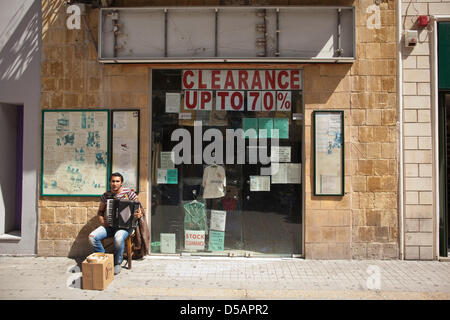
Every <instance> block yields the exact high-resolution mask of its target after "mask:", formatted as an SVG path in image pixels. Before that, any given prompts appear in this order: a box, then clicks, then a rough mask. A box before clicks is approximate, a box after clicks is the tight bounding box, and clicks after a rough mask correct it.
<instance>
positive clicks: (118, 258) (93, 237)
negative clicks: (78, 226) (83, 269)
mask: <svg viewBox="0 0 450 320" xmlns="http://www.w3.org/2000/svg"><path fill="white" fill-rule="evenodd" d="M132 231H133V229H132V228H131V229H119V228H112V227H107V228H105V227H104V226H100V227H98V228H97V229H95V230H94V231H92V232H91V234H90V235H89V243H90V244H91V247H92V249H94V252H105V248H103V245H102V243H101V240H103V239H105V238H110V237H114V248H115V251H114V265H118V264H121V263H122V261H123V250H124V249H125V239H126V238H128V235H129V234H130V233H131V232H132Z"/></svg>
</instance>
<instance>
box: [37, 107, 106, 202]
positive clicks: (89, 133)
mask: <svg viewBox="0 0 450 320" xmlns="http://www.w3.org/2000/svg"><path fill="white" fill-rule="evenodd" d="M108 131H109V112H108V110H43V111H42V133H41V139H42V141H41V155H42V157H41V196H100V195H101V194H103V193H104V192H105V191H106V190H107V188H108V163H109V162H108V155H109V150H108V134H109V132H108Z"/></svg>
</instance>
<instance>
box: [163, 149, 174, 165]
mask: <svg viewBox="0 0 450 320" xmlns="http://www.w3.org/2000/svg"><path fill="white" fill-rule="evenodd" d="M160 161H161V163H160V167H161V169H173V168H175V164H174V161H175V154H174V153H173V152H172V151H167V152H166V151H162V152H161V153H160Z"/></svg>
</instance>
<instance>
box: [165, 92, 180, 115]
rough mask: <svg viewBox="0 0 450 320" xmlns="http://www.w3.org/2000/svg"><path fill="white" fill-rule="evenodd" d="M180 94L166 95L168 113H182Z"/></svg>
mask: <svg viewBox="0 0 450 320" xmlns="http://www.w3.org/2000/svg"><path fill="white" fill-rule="evenodd" d="M180 101H181V94H180V93H169V92H167V93H166V113H179V112H180Z"/></svg>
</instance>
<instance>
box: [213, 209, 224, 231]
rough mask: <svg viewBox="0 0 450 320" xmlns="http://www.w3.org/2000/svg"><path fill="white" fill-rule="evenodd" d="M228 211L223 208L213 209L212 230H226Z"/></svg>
mask: <svg viewBox="0 0 450 320" xmlns="http://www.w3.org/2000/svg"><path fill="white" fill-rule="evenodd" d="M226 217H227V212H226V211H222V210H211V225H210V228H211V230H216V231H225V221H226Z"/></svg>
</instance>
